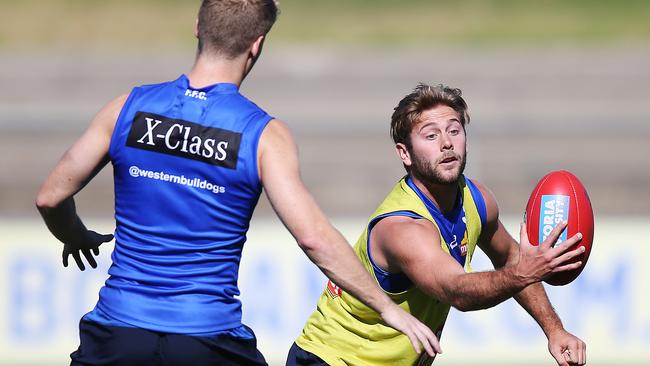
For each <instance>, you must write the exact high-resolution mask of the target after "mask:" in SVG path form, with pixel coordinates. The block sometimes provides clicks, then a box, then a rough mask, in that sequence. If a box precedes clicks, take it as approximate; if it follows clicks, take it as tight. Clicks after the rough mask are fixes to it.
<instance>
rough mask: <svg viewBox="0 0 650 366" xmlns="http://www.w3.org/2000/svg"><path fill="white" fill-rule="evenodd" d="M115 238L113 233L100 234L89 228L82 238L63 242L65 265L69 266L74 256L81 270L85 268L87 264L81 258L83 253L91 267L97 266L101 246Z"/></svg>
mask: <svg viewBox="0 0 650 366" xmlns="http://www.w3.org/2000/svg"><path fill="white" fill-rule="evenodd" d="M111 240H113V235H112V234H98V233H96V232H94V231H92V230H87V231H86V232H85V233H84V235H82V236H81V237H80V238H78V239H76V240H74V241H70V242H68V243H64V244H63V266H64V267H68V259H69V258H70V255H71V254H72V258H74V261H75V262H76V263H77V267H79V269H80V270H82V271H83V270H85V269H86V266H85V265H84V263H83V261H82V260H81V255H82V254H83V256H84V257H85V258H86V261H87V262H88V264H90V266H91V267H93V268H97V262H96V261H95V257H94V256H97V255H99V246H100V245H102V244H104V243H107V242H109V241H111Z"/></svg>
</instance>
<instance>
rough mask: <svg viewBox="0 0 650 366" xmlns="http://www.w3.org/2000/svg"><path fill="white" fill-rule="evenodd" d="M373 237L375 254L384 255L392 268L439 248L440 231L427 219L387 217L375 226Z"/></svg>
mask: <svg viewBox="0 0 650 366" xmlns="http://www.w3.org/2000/svg"><path fill="white" fill-rule="evenodd" d="M370 235H371V237H370V242H371V246H372V247H373V250H374V252H380V253H383V256H385V258H386V261H387V264H388V266H389V267H392V265H391V264H393V265H394V264H396V263H401V264H402V265H403V263H404V262H410V261H412V260H414V259H416V257H418V256H419V255H420V254H421V253H423V252H429V250H430V249H431V248H434V249H439V248H440V232H439V230H438V228H437V227H436V225H434V224H433V223H432V222H431V221H429V220H426V219H424V218H412V217H407V216H399V215H398V216H389V217H385V218H383V219H382V220H380V221H379V222H378V223H377V224H376V225H375V226H374V227H373V229H372V231H371V233H370ZM418 253H420V254H418ZM373 255H374V254H373ZM400 267H401V266H400Z"/></svg>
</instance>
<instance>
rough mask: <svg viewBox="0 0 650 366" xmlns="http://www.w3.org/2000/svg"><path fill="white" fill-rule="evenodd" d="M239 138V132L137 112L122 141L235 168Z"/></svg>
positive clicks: (131, 145)
mask: <svg viewBox="0 0 650 366" xmlns="http://www.w3.org/2000/svg"><path fill="white" fill-rule="evenodd" d="M240 142H241V133H237V132H233V131H228V130H224V129H221V128H213V127H206V126H202V125H200V124H198V123H194V122H188V121H184V120H181V119H172V118H167V117H164V116H160V115H157V114H153V113H146V112H137V113H136V115H135V118H134V119H133V124H132V125H131V131H129V136H128V138H127V140H126V145H127V146H130V147H135V148H138V149H143V150H149V151H155V152H159V153H163V154H169V155H174V156H179V157H182V158H187V159H193V160H198V161H202V162H205V163H208V164H212V165H217V166H222V167H225V168H230V169H235V168H237V156H238V154H239V144H240Z"/></svg>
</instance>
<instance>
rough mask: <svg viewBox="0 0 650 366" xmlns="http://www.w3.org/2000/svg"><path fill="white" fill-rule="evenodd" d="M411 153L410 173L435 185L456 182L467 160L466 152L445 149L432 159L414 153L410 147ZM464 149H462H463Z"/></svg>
mask: <svg viewBox="0 0 650 366" xmlns="http://www.w3.org/2000/svg"><path fill="white" fill-rule="evenodd" d="M410 150H411V151H409V153H410V154H411V161H412V165H411V174H413V175H414V176H416V177H418V178H419V179H421V180H423V181H424V182H427V183H430V184H436V185H448V184H456V183H457V182H458V179H459V178H460V176H461V174H463V172H464V171H465V163H466V161H467V152H466V151H463V152H462V153H460V154H459V153H456V152H454V151H447V152H445V153H443V154H442V156H440V157H438V158H437V159H435V161H432V160H431V159H430V158H428V157H427V156H420V155H418V154H417V153H414V152H413V151H412V150H413V149H412V148H411V149H410ZM463 150H464V149H463Z"/></svg>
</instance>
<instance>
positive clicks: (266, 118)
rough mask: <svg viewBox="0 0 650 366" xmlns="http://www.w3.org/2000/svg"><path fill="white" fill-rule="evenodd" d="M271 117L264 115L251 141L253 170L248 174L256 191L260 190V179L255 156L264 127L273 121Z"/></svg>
mask: <svg viewBox="0 0 650 366" xmlns="http://www.w3.org/2000/svg"><path fill="white" fill-rule="evenodd" d="M273 119H274V118H273V117H271V116H269V115H268V114H265V116H264V118H263V119H261V120H262V121H263V122H262V125H261V126H260V127H259V132H258V133H257V136H256V137H255V140H254V141H252V144H253V155H252V162H253V169H251V170H250V172H249V179H250V181H251V183H254V186H255V187H257V189H258V190H262V177H260V175H259V167H258V161H257V154H258V149H259V145H260V140H261V139H262V134H263V133H264V130H266V127H267V126H268V125H269V123H271V121H273Z"/></svg>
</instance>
